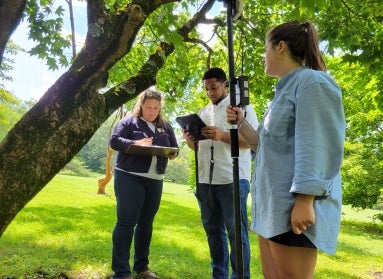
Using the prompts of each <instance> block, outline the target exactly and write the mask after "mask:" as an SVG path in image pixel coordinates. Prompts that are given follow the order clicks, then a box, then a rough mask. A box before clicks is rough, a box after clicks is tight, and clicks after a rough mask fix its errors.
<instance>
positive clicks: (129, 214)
mask: <svg viewBox="0 0 383 279" xmlns="http://www.w3.org/2000/svg"><path fill="white" fill-rule="evenodd" d="M162 186H163V181H162V180H155V179H150V178H146V177H141V176H137V175H132V174H129V173H126V172H123V171H120V170H116V171H115V174H114V191H115V194H116V200H117V222H116V226H115V228H114V230H113V237H112V241H113V251H112V269H113V271H114V275H113V279H118V278H124V277H127V276H130V275H131V274H132V271H131V269H130V265H129V258H130V247H131V244H132V239H133V235H134V265H133V270H134V271H136V272H142V271H145V270H147V269H148V264H149V246H150V242H151V239H152V231H153V221H154V217H155V215H156V213H157V211H158V208H159V206H160V201H161V195H162Z"/></svg>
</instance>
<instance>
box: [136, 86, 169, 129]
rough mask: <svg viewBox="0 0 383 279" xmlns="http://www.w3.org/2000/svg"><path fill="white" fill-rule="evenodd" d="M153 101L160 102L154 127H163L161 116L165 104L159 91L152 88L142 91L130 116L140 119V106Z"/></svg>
mask: <svg viewBox="0 0 383 279" xmlns="http://www.w3.org/2000/svg"><path fill="white" fill-rule="evenodd" d="M149 99H154V100H157V101H159V102H160V106H161V107H160V111H159V113H158V116H157V118H156V120H155V123H154V124H155V125H156V127H163V123H164V119H163V115H162V108H163V106H164V104H165V101H164V97H163V95H162V93H161V92H160V91H158V90H157V89H155V88H154V87H150V88H148V89H146V90H144V91H142V92H141V93H140V94H139V95H138V97H137V102H136V104H135V105H134V108H133V110H132V115H134V116H138V117H142V106H143V104H144V103H145V101H146V100H149Z"/></svg>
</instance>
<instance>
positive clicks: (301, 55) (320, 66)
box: [267, 21, 326, 71]
mask: <svg viewBox="0 0 383 279" xmlns="http://www.w3.org/2000/svg"><path fill="white" fill-rule="evenodd" d="M267 40H268V41H269V42H270V43H271V44H272V45H277V44H278V43H279V42H280V41H284V42H285V43H286V44H287V46H288V48H289V50H290V53H291V56H292V58H293V59H294V60H295V61H297V62H298V63H300V64H301V65H304V66H306V67H309V68H311V69H314V70H321V71H326V64H325V62H324V60H323V57H322V55H321V53H320V50H319V42H318V35H317V32H316V30H315V28H314V26H313V25H312V24H311V23H309V22H305V23H302V24H301V23H299V22H298V21H289V22H286V23H283V24H281V25H278V26H277V27H275V28H274V29H272V30H271V31H270V32H269V33H268V34H267Z"/></svg>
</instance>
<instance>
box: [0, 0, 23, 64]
mask: <svg viewBox="0 0 383 279" xmlns="http://www.w3.org/2000/svg"><path fill="white" fill-rule="evenodd" d="M26 4H27V1H26V0H1V1H0V26H1V27H0V61H2V60H3V54H4V50H5V46H6V45H7V42H8V40H9V38H10V37H11V35H12V33H13V31H14V30H15V29H16V27H17V26H18V25H19V23H20V20H21V17H22V15H23V11H24V9H25V5H26Z"/></svg>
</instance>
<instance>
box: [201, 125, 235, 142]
mask: <svg viewBox="0 0 383 279" xmlns="http://www.w3.org/2000/svg"><path fill="white" fill-rule="evenodd" d="M226 133H227V132H224V131H223V130H221V129H220V128H218V127H215V126H206V127H203V128H202V129H201V134H202V135H204V136H205V137H206V138H208V139H212V140H216V141H223V142H225V136H226ZM229 141H230V139H229Z"/></svg>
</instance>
